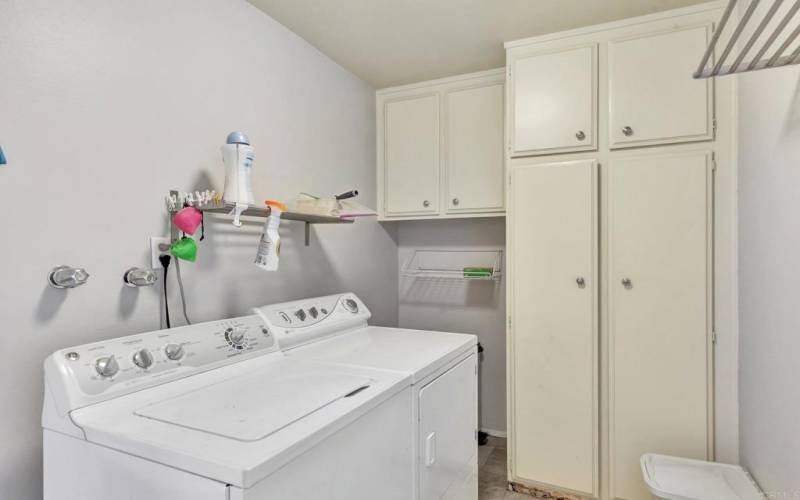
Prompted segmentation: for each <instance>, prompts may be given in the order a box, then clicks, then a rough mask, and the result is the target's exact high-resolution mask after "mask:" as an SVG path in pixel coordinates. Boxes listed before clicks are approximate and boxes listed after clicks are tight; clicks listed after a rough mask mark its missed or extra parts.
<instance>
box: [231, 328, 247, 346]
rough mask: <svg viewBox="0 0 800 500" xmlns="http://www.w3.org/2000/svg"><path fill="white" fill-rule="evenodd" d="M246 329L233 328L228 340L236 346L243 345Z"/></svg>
mask: <svg viewBox="0 0 800 500" xmlns="http://www.w3.org/2000/svg"><path fill="white" fill-rule="evenodd" d="M244 334H245V330H244V329H242V328H233V329H232V330H231V331H230V332H228V340H229V341H230V342H231V344H233V345H234V346H241V345H244V341H245V336H244Z"/></svg>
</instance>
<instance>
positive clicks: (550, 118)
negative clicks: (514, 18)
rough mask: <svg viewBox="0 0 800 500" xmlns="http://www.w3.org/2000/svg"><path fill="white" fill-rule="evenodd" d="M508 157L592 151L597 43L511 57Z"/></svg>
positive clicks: (594, 136)
mask: <svg viewBox="0 0 800 500" xmlns="http://www.w3.org/2000/svg"><path fill="white" fill-rule="evenodd" d="M509 63H510V65H511V75H510V85H511V105H510V106H509V112H510V115H511V116H510V128H511V130H510V133H511V156H527V155H543V154H551V153H560V152H568V151H587V150H594V149H597V137H596V135H597V134H596V122H597V119H596V116H597V113H596V108H597V45H596V44H591V45H585V46H581V47H576V48H570V49H566V50H564V49H561V50H558V51H554V52H545V53H520V54H514V55H512V56H511V58H510V61H509Z"/></svg>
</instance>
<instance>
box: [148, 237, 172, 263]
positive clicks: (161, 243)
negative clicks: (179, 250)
mask: <svg viewBox="0 0 800 500" xmlns="http://www.w3.org/2000/svg"><path fill="white" fill-rule="evenodd" d="M169 243H170V241H169V237H168V236H151V237H150V266H151V267H152V268H153V269H161V261H159V260H158V258H159V257H160V256H161V255H164V254H168V253H169Z"/></svg>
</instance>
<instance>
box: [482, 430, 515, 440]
mask: <svg viewBox="0 0 800 500" xmlns="http://www.w3.org/2000/svg"><path fill="white" fill-rule="evenodd" d="M481 432H485V433H486V434H488V435H490V436H492V437H498V438H507V437H508V434H507V433H506V431H496V430H494V429H481Z"/></svg>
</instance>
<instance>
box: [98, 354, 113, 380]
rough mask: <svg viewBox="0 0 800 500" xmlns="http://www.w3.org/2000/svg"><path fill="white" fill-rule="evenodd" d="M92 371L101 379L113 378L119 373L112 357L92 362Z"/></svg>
mask: <svg viewBox="0 0 800 500" xmlns="http://www.w3.org/2000/svg"><path fill="white" fill-rule="evenodd" d="M94 369H95V370H97V373H99V374H100V376H101V377H113V376H114V375H116V374H117V372H118V371H119V363H117V360H116V359H115V358H114V356H106V357H103V358H99V359H98V360H97V361H95V362H94Z"/></svg>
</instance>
